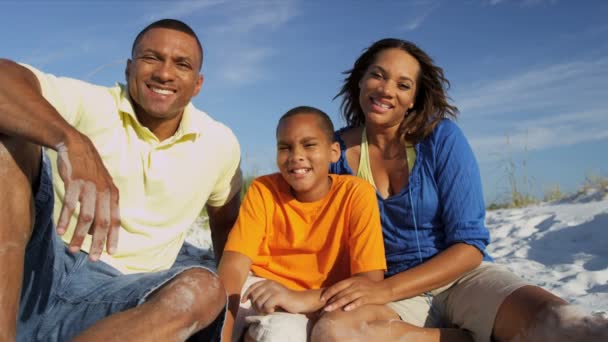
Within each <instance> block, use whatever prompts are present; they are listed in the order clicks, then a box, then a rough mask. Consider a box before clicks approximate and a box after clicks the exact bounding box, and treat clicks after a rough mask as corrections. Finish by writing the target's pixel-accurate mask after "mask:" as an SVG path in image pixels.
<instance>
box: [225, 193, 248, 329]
mask: <svg viewBox="0 0 608 342" xmlns="http://www.w3.org/2000/svg"><path fill="white" fill-rule="evenodd" d="M235 197H238V195H237V196H235ZM250 268H251V259H249V257H247V256H245V255H244V254H241V253H237V252H231V251H227V252H226V253H224V254H223V257H222V259H221V260H220V265H219V266H218V274H219V276H220V279H221V280H222V282H223V284H224V288H225V289H226V293H227V294H228V312H227V314H226V320H225V322H224V330H223V331H222V341H230V340H231V337H232V329H233V328H234V322H235V319H236V315H237V313H238V310H239V306H240V305H239V303H240V302H241V289H242V288H243V284H245V280H247V275H248V274H249V270H250Z"/></svg>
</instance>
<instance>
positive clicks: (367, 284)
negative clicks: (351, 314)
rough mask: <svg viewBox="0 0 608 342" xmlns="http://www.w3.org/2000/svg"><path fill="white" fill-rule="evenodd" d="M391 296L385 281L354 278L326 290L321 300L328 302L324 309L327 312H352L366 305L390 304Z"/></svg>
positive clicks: (360, 277)
mask: <svg viewBox="0 0 608 342" xmlns="http://www.w3.org/2000/svg"><path fill="white" fill-rule="evenodd" d="M389 295H390V290H389V289H387V288H386V287H385V286H384V282H383V281H375V280H371V279H369V278H367V277H362V276H353V277H350V278H348V279H345V280H342V281H339V282H337V283H335V284H334V285H332V286H330V287H328V288H327V289H325V291H323V295H322V296H321V300H323V301H327V305H326V306H325V308H323V310H325V311H333V310H336V309H339V308H343V309H344V311H350V310H354V309H356V308H358V307H360V306H362V305H365V304H385V303H387V302H389Z"/></svg>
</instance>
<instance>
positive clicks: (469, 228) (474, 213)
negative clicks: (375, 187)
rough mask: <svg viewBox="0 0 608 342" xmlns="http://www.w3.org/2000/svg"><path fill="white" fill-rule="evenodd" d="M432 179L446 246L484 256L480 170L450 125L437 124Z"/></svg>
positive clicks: (461, 136) (485, 240)
mask: <svg viewBox="0 0 608 342" xmlns="http://www.w3.org/2000/svg"><path fill="white" fill-rule="evenodd" d="M433 134H435V139H436V141H435V144H436V145H435V148H436V158H435V163H436V168H435V179H436V182H437V187H438V191H439V201H440V203H441V207H442V214H441V216H442V220H443V222H444V225H445V234H446V244H447V245H448V246H450V245H452V244H454V243H457V242H464V243H466V244H469V245H472V246H475V247H476V248H477V249H479V250H480V251H481V252H482V253H483V254H484V255H485V254H486V253H485V247H486V246H487V245H488V243H489V242H490V233H489V232H488V229H487V228H486V226H485V205H484V201H483V191H482V187H481V176H480V174H479V167H478V165H477V161H476V160H475V156H474V155H473V151H472V150H471V147H470V146H469V143H468V142H467V140H466V138H465V136H464V134H463V133H462V131H461V130H460V128H458V126H456V124H454V123H453V122H451V121H447V120H446V121H443V122H442V123H440V124H439V125H438V126H437V128H436V131H435V133H433Z"/></svg>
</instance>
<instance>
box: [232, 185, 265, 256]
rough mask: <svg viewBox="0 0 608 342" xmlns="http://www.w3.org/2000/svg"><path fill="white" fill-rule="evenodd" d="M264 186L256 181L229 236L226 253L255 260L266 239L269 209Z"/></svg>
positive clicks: (246, 195)
mask: <svg viewBox="0 0 608 342" xmlns="http://www.w3.org/2000/svg"><path fill="white" fill-rule="evenodd" d="M263 187H264V185H263V184H262V183H261V182H259V181H257V180H254V181H253V182H252V183H251V185H250V186H249V189H248V190H247V194H245V198H244V199H243V203H242V204H241V208H240V210H239V216H238V218H237V220H236V223H235V224H234V227H233V228H232V230H231V231H230V234H229V235H228V241H227V242H226V246H225V247H224V251H231V252H238V253H241V254H244V255H246V256H248V257H249V258H250V259H251V260H255V258H256V257H257V255H258V254H259V250H260V246H261V245H262V241H263V240H264V238H265V237H266V226H267V221H268V220H267V209H266V206H265V202H264V196H263Z"/></svg>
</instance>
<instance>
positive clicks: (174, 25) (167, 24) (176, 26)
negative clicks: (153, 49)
mask: <svg viewBox="0 0 608 342" xmlns="http://www.w3.org/2000/svg"><path fill="white" fill-rule="evenodd" d="M153 28H165V29H170V30H175V31H180V32H183V33H185V34H187V35H189V36H191V37H193V38H194V40H196V45H198V51H199V54H200V56H201V62H200V64H199V66H198V68H199V70H200V69H201V68H202V67H203V45H202V44H201V42H200V40H198V37H197V36H196V33H194V30H192V28H190V26H188V25H187V24H186V23H184V22H183V21H180V20H177V19H161V20H157V21H155V22H153V23H152V24H150V25H148V26H146V27H145V28H144V29H143V30H141V32H139V33H138V34H137V37H135V40H134V41H133V46H131V56H133V52H135V47H136V46H137V44H139V41H140V40H141V38H142V37H143V36H144V34H145V33H146V32H148V31H150V30H151V29H153Z"/></svg>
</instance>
